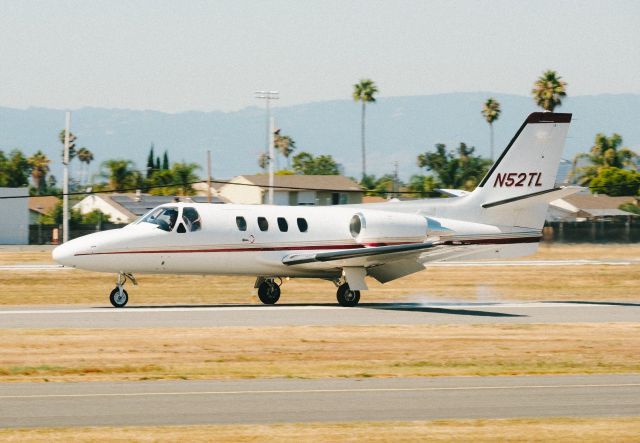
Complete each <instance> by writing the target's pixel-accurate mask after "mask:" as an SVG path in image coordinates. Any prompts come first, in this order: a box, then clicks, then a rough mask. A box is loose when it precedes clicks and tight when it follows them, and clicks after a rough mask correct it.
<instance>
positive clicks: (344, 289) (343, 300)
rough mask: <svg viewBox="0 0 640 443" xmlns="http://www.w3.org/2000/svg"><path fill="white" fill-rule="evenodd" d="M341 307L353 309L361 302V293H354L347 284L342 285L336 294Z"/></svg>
mask: <svg viewBox="0 0 640 443" xmlns="http://www.w3.org/2000/svg"><path fill="white" fill-rule="evenodd" d="M336 297H337V298H338V303H339V304H340V306H344V307H346V308H350V307H353V306H355V305H357V304H358V302H359V301H360V291H352V290H351V289H349V285H348V284H347V283H345V284H343V285H340V287H339V288H338V293H337V294H336Z"/></svg>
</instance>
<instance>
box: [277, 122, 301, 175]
mask: <svg viewBox="0 0 640 443" xmlns="http://www.w3.org/2000/svg"><path fill="white" fill-rule="evenodd" d="M273 144H274V145H275V148H276V149H277V150H278V151H279V152H280V154H282V156H283V157H284V158H285V159H287V169H291V160H290V159H289V156H290V155H291V154H292V153H293V151H295V150H296V142H295V141H294V140H293V138H291V136H289V135H280V133H279V131H277V132H276V134H275V136H274V140H273Z"/></svg>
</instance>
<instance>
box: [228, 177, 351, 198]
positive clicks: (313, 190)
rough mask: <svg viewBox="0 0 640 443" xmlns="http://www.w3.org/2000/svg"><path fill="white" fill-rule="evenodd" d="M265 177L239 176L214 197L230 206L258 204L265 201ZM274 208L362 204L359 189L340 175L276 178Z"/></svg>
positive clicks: (267, 183)
mask: <svg viewBox="0 0 640 443" xmlns="http://www.w3.org/2000/svg"><path fill="white" fill-rule="evenodd" d="M268 186H269V176H268V175H239V176H237V177H234V178H233V179H231V180H230V181H229V183H227V184H225V185H223V186H222V187H221V188H220V189H219V190H218V195H219V196H220V197H222V198H224V199H227V200H228V201H230V202H231V203H238V204H250V205H258V204H263V203H267V201H268V199H269V187H268ZM274 186H275V188H274V193H273V194H274V195H273V201H274V203H275V204H276V205H289V206H296V205H317V206H326V205H345V204H357V203H362V196H363V192H362V188H361V187H360V185H359V184H358V183H356V182H354V181H353V180H351V179H349V178H347V177H343V176H341V175H276V176H275V177H274Z"/></svg>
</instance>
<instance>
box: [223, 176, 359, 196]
mask: <svg viewBox="0 0 640 443" xmlns="http://www.w3.org/2000/svg"><path fill="white" fill-rule="evenodd" d="M239 178H244V179H245V180H247V181H249V182H250V183H252V184H254V185H258V186H260V187H267V186H268V185H269V176H268V175H240V176H238V177H236V178H234V180H236V179H239ZM273 179H274V180H273V183H274V185H275V186H276V187H277V188H279V190H282V191H287V190H291V191H295V189H289V188H300V189H301V190H305V189H309V190H316V191H341V192H362V188H361V187H360V185H359V184H358V183H356V182H355V181H353V180H351V179H350V178H347V177H344V176H342V175H276V176H274V177H273ZM230 184H233V181H231V182H230Z"/></svg>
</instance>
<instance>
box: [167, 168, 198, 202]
mask: <svg viewBox="0 0 640 443" xmlns="http://www.w3.org/2000/svg"><path fill="white" fill-rule="evenodd" d="M198 169H200V166H198V164H197V163H174V164H173V167H172V168H171V172H172V173H173V176H174V178H175V185H176V187H177V191H178V193H179V194H180V195H192V194H194V190H193V183H194V182H197V181H198V180H200V177H198V175H197V174H196V172H195V171H197V170H198Z"/></svg>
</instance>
